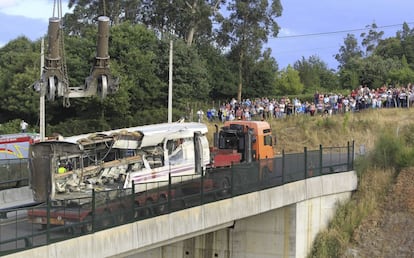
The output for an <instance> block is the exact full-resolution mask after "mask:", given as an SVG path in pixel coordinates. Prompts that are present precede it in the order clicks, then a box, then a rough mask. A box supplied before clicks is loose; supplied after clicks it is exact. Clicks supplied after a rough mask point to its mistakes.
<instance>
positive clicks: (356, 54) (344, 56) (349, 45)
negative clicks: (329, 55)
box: [335, 34, 362, 68]
mask: <svg viewBox="0 0 414 258" xmlns="http://www.w3.org/2000/svg"><path fill="white" fill-rule="evenodd" d="M355 58H362V51H361V49H360V47H359V46H358V41H357V39H356V38H355V35H353V34H347V36H346V38H345V39H344V45H343V46H341V47H340V48H339V53H338V54H336V55H335V59H336V60H337V61H338V63H339V68H346V67H347V65H348V66H349V63H350V61H351V59H355Z"/></svg>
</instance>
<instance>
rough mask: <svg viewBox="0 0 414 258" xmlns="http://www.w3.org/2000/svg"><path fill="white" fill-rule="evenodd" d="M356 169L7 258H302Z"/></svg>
mask: <svg viewBox="0 0 414 258" xmlns="http://www.w3.org/2000/svg"><path fill="white" fill-rule="evenodd" d="M356 187H357V177H356V173H355V172H354V171H351V172H345V173H338V174H332V175H326V176H322V177H317V178H311V179H307V180H302V181H300V182H294V183H290V184H286V185H283V186H280V187H275V188H271V189H268V190H264V191H259V192H255V193H251V194H246V195H242V196H238V197H235V198H231V199H227V200H223V201H219V202H215V203H210V204H206V205H203V206H200V207H194V208H191V209H187V210H183V211H178V212H174V213H171V214H168V215H164V216H159V217H156V218H153V219H148V220H143V221H138V222H135V223H131V224H128V225H123V226H119V227H116V228H113V229H109V230H104V231H101V232H97V233H95V234H91V235H86V236H82V237H79V238H76V239H72V240H67V241H63V242H59V243H55V244H51V245H48V246H45V247H39V248H35V249H31V250H27V251H25V252H20V253H17V254H13V255H9V257H21V256H30V257H32V258H36V257H109V256H114V257H151V258H157V257H160V258H161V257H162V258H168V257H172V258H176V257H191V258H197V257H202V258H207V257H208V258H210V257H234V258H244V257H246V258H247V257H304V256H305V254H306V253H307V252H308V250H309V248H310V246H311V243H312V241H313V238H314V236H315V235H316V233H317V232H318V231H319V230H320V229H322V228H324V227H326V225H327V223H328V221H329V219H330V218H331V216H332V214H333V213H334V210H335V203H336V202H337V201H340V200H343V199H346V198H348V197H349V196H350V193H351V192H352V191H354V190H356Z"/></svg>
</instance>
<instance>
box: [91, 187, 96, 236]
mask: <svg viewBox="0 0 414 258" xmlns="http://www.w3.org/2000/svg"><path fill="white" fill-rule="evenodd" d="M95 197H96V196H95V189H94V188H92V222H91V223H92V232H95V225H96V224H95V223H96V217H97V216H96V207H95V206H96V198H95Z"/></svg>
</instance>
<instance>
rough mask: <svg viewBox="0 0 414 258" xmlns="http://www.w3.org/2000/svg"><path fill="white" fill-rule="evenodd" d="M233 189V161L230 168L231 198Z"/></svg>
mask: <svg viewBox="0 0 414 258" xmlns="http://www.w3.org/2000/svg"><path fill="white" fill-rule="evenodd" d="M233 187H234V168H233V161H232V162H231V166H230V196H231V197H233Z"/></svg>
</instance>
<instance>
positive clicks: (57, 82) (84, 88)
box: [41, 0, 119, 107]
mask: <svg viewBox="0 0 414 258" xmlns="http://www.w3.org/2000/svg"><path fill="white" fill-rule="evenodd" d="M55 10H57V15H56V16H55ZM109 22H110V20H109V18H108V17H107V16H100V17H99V18H98V40H97V51H96V57H95V61H94V64H93V67H92V69H91V72H90V75H89V76H88V77H86V78H85V84H84V85H81V86H77V87H74V86H69V79H68V72H67V67H66V60H65V50H64V48H65V47H64V35H63V31H62V29H61V28H62V27H63V26H62V1H61V0H55V1H54V6H53V17H51V18H49V27H48V52H47V55H46V57H45V64H44V67H43V72H42V76H41V81H42V83H41V85H43V86H42V89H41V94H42V96H46V97H47V99H48V100H49V101H54V100H55V99H56V98H57V97H62V98H63V106H64V107H69V106H70V102H69V99H70V98H82V97H90V96H99V97H100V98H101V99H104V98H105V97H106V96H107V95H108V94H113V93H115V92H116V91H117V90H118V88H119V80H118V78H114V77H112V75H111V71H110V68H109V59H110V57H109V54H108V41H109Z"/></svg>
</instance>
